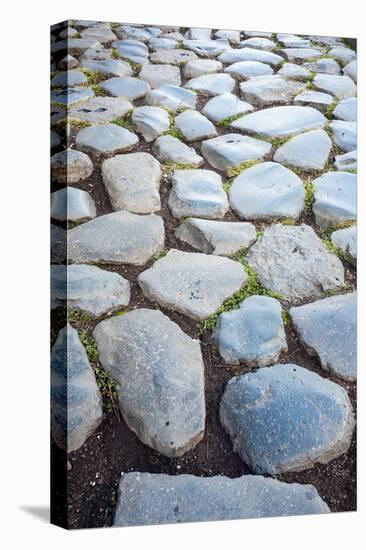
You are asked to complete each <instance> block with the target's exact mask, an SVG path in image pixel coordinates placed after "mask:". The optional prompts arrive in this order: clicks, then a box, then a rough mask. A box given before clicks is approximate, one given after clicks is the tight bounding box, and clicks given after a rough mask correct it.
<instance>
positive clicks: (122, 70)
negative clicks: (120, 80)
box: [80, 59, 133, 76]
mask: <svg viewBox="0 0 366 550" xmlns="http://www.w3.org/2000/svg"><path fill="white" fill-rule="evenodd" d="M80 66H81V67H82V68H83V69H89V71H97V72H98V73H100V74H102V75H103V76H131V75H132V74H133V72H132V69H131V67H130V65H129V64H128V63H126V62H125V61H120V60H119V59H107V60H105V61H94V60H90V61H83V62H82V63H81V65H80Z"/></svg>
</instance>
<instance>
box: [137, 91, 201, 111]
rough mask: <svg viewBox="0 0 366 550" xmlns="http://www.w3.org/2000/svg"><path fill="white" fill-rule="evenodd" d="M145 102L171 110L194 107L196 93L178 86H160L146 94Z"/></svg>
mask: <svg viewBox="0 0 366 550" xmlns="http://www.w3.org/2000/svg"><path fill="white" fill-rule="evenodd" d="M145 100H146V103H147V104H148V105H153V106H156V107H165V108H166V109H170V110H171V111H174V112H176V111H179V110H181V109H195V107H196V101H197V94H195V93H194V92H191V91H190V90H185V89H184V88H180V87H179V86H169V85H167V86H162V87H161V88H159V89H157V90H151V91H150V92H148V93H147V94H146V98H145Z"/></svg>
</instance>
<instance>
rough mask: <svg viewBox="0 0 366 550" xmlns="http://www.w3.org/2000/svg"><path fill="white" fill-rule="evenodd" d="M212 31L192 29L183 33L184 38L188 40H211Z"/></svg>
mask: <svg viewBox="0 0 366 550" xmlns="http://www.w3.org/2000/svg"><path fill="white" fill-rule="evenodd" d="M211 34H212V29H202V28H199V27H192V28H190V29H188V31H187V32H186V33H185V35H184V38H187V39H188V40H211Z"/></svg>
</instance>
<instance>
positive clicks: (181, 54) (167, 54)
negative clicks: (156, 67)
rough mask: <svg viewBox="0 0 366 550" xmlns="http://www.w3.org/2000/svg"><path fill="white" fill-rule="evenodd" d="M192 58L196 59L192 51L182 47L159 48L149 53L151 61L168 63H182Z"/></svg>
mask: <svg viewBox="0 0 366 550" xmlns="http://www.w3.org/2000/svg"><path fill="white" fill-rule="evenodd" d="M192 59H197V55H196V54H195V53H194V52H190V51H188V50H183V49H180V48H178V49H175V50H166V49H160V50H157V51H156V52H153V53H152V54H151V55H150V60H151V62H152V63H162V64H165V63H166V64H168V65H179V66H180V65H183V64H184V63H187V62H188V61H191V60H192Z"/></svg>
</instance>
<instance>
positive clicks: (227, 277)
mask: <svg viewBox="0 0 366 550" xmlns="http://www.w3.org/2000/svg"><path fill="white" fill-rule="evenodd" d="M247 279H248V276H247V274H246V273H245V271H244V269H243V266H242V265H241V264H240V263H239V262H235V261H234V260H231V259H229V258H223V257H222V256H213V255H207V254H199V253H195V252H194V253H193V252H182V251H181V250H174V249H171V250H169V252H168V254H167V255H166V256H164V257H163V258H161V259H160V260H157V261H156V262H155V263H154V265H153V266H152V267H151V268H150V269H148V270H146V271H143V272H142V273H140V275H139V276H138V278H137V280H138V283H139V285H140V287H141V290H142V292H143V293H144V295H145V296H146V297H147V298H148V299H150V300H152V301H153V302H157V303H158V304H160V305H161V306H162V307H166V308H167V309H170V310H173V311H178V312H179V313H183V315H187V316H188V317H190V318H191V319H194V320H198V321H201V320H202V319H205V318H206V317H208V316H209V315H212V314H213V313H215V311H216V310H217V309H218V308H219V307H220V306H221V305H222V304H223V303H224V301H225V300H226V299H227V298H229V296H231V295H232V294H234V292H236V291H237V290H239V289H240V288H241V286H242V285H244V284H245V283H246V281H247Z"/></svg>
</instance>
